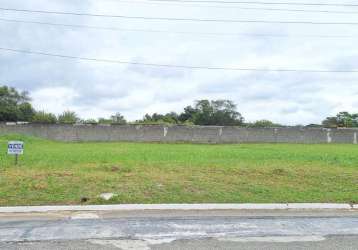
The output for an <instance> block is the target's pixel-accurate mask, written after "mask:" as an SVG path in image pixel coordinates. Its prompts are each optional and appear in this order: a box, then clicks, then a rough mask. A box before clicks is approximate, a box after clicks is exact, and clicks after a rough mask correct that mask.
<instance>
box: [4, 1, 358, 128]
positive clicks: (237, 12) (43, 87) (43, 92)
mask: <svg viewBox="0 0 358 250" xmlns="http://www.w3.org/2000/svg"><path fill="white" fill-rule="evenodd" d="M288 1H292V2H294V0H286V2H288ZM271 2H272V1H271ZM295 2H299V1H298V0H295ZM308 2H311V1H308ZM314 2H317V3H318V2H320V1H319V0H315V1H314ZM321 2H326V3H327V1H321ZM328 2H332V3H333V0H332V1H328ZM336 3H341V1H338V0H337V1H336ZM345 3H354V1H350V2H349V1H348V0H347V1H345ZM203 5H204V4H196V5H195V4H185V3H176V4H166V3H153V2H148V1H145V0H128V1H119V0H91V1H85V0H51V1H50V0H27V1H23V0H0V7H1V8H21V9H34V10H49V11H67V12H80V13H95V14H109V15H128V16H146V17H174V18H210V19H247V20H268V21H314V22H357V23H358V7H350V8H347V7H345V8H339V7H335V8H332V7H331V8H329V7H317V6H316V7H304V6H303V7H302V6H262V5H247V4H246V5H243V4H242V5H223V4H214V3H212V4H205V5H206V7H205V6H203ZM208 5H209V7H208ZM220 6H221V7H220ZM223 6H224V7H223ZM225 6H226V7H225ZM235 6H237V7H238V6H241V7H254V8H260V7H266V8H286V9H287V8H291V9H309V10H313V9H315V10H334V11H337V10H338V11H350V12H352V11H356V12H357V13H355V14H354V13H353V14H333V13H310V12H283V11H263V10H247V9H238V8H235ZM0 18H3V19H4V18H5V19H16V20H27V21H37V22H52V23H63V24H75V25H90V26H104V27H113V28H120V29H145V30H167V31H174V32H194V33H195V32H199V33H208V32H209V33H210V32H211V33H240V34H242V33H249V34H279V35H286V36H288V37H260V36H229V35H228V36H218V35H215V36H214V35H203V34H201V35H200V34H173V33H150V32H138V31H136V32H133V31H131V32H127V31H126V32H124V31H113V30H112V31H111V30H96V29H80V28H69V27H67V28H65V27H58V26H46V25H39V24H24V23H14V22H6V21H3V20H2V21H1V20H0V47H2V48H11V49H25V50H32V51H39V52H48V53H56V54H64V55H71V56H80V57H93V58H103V59H113V60H121V61H129V62H143V63H157V64H179V65H193V66H209V67H237V68H260V69H261V68H262V69H308V70H358V46H357V44H358V25H312V24H311V25H308V24H306V25H303V24H258V23H256V24H253V23H250V24H248V23H214V22H210V23H205V22H183V21H153V20H135V19H120V18H103V17H85V16H64V15H51V14H34V13H22V12H11V11H0ZM304 35H307V36H312V35H321V36H326V35H338V36H353V37H352V38H335V39H328V38H322V37H307V36H306V37H304ZM302 36H303V37H302ZM0 85H9V86H13V87H16V88H18V89H21V90H28V91H29V92H30V94H31V97H32V99H33V104H34V106H35V107H36V108H37V109H40V110H45V111H49V112H54V113H60V112H61V111H63V110H74V111H76V112H77V113H78V114H80V116H81V117H83V118H90V117H91V118H98V117H108V116H110V115H111V114H113V113H116V112H120V113H122V114H123V115H124V116H125V117H126V118H127V119H129V120H135V119H139V118H141V117H143V115H144V114H145V113H153V112H161V113H164V112H169V111H177V112H180V111H182V109H183V108H184V107H185V106H187V105H190V104H192V103H193V102H194V101H195V100H198V99H230V100H233V101H235V103H237V105H238V110H239V111H240V112H241V113H242V114H243V116H244V117H245V118H246V120H247V121H254V120H258V119H270V120H273V121H274V122H279V123H285V124H292V125H294V124H308V123H319V122H320V121H321V120H322V119H323V118H324V117H327V116H329V115H334V114H335V113H337V112H338V111H342V110H347V111H350V112H358V73H301V72H257V71H255V72H253V71H223V70H198V69H196V70H192V69H173V68H160V67H150V66H140V65H125V64H123V65H120V64H109V63H100V62H89V61H79V60H71V59H61V58H53V57H46V56H38V55H26V54H19V53H12V52H4V51H0Z"/></svg>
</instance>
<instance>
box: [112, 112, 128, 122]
mask: <svg viewBox="0 0 358 250" xmlns="http://www.w3.org/2000/svg"><path fill="white" fill-rule="evenodd" d="M111 120H112V123H113V124H121V125H125V124H127V121H126V119H124V116H123V115H121V114H120V113H116V114H115V115H112V116H111Z"/></svg>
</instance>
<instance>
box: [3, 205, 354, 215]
mask: <svg viewBox="0 0 358 250" xmlns="http://www.w3.org/2000/svg"><path fill="white" fill-rule="evenodd" d="M143 210H152V211H171V210H172V211H190V210H192V211H194V210H197V211H200V210H204V211H210V210H213V211H214V210H238V211H239V210H350V211H353V210H356V211H358V204H344V203H341V204H335V203H286V204H285V203H273V204H250V203H248V204H121V205H85V206H81V205H76V206H18V207H0V214H5V213H46V212H66V211H68V212H75V211H76V212H78V211H93V212H95V211H143Z"/></svg>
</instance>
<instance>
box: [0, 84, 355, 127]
mask: <svg viewBox="0 0 358 250" xmlns="http://www.w3.org/2000/svg"><path fill="white" fill-rule="evenodd" d="M0 122H29V123H46V124H56V123H59V124H75V123H82V124H121V125H124V124H128V122H127V120H126V119H125V118H124V117H123V115H121V114H120V113H116V114H114V115H112V116H111V117H109V118H98V119H87V120H83V119H81V118H80V117H79V116H78V115H77V114H76V113H75V112H73V111H69V110H68V111H64V112H63V113H62V114H60V115H55V114H53V113H49V112H45V111H41V110H35V109H34V108H33V106H32V104H31V98H30V97H29V93H28V92H19V91H17V90H16V89H15V88H12V87H7V86H0ZM131 124H175V125H202V126H246V127H256V128H263V127H280V126H282V125H281V124H277V123H273V122H271V121H269V120H259V121H256V122H253V123H247V122H245V119H244V117H243V116H242V115H241V113H240V112H238V111H237V105H236V104H235V103H234V102H233V101H231V100H198V101H196V102H195V103H194V105H192V106H191V105H190V106H187V107H185V108H184V110H183V112H181V113H176V112H169V113H167V114H159V113H154V114H146V115H145V116H144V117H143V118H142V119H140V120H136V121H134V122H131ZM307 126H310V127H358V114H350V113H348V112H340V113H339V114H337V116H335V117H327V118H326V119H325V120H324V121H323V122H322V124H310V125H307Z"/></svg>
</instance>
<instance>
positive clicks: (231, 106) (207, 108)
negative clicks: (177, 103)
mask: <svg viewBox="0 0 358 250" xmlns="http://www.w3.org/2000/svg"><path fill="white" fill-rule="evenodd" d="M187 110H188V111H191V112H192V114H191V116H192V121H193V123H194V124H195V125H217V126H238V125H242V124H243V122H244V118H243V116H242V115H241V114H240V113H239V112H238V111H237V106H236V104H235V103H234V102H232V101H230V100H216V101H209V100H199V101H197V102H196V104H195V108H187Z"/></svg>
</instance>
